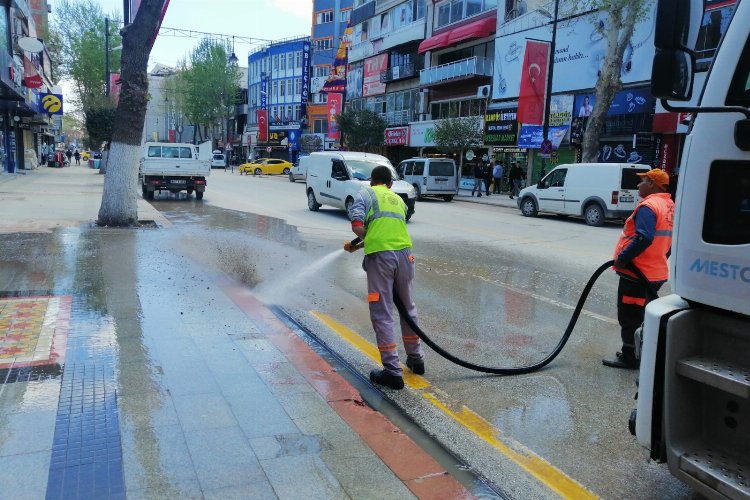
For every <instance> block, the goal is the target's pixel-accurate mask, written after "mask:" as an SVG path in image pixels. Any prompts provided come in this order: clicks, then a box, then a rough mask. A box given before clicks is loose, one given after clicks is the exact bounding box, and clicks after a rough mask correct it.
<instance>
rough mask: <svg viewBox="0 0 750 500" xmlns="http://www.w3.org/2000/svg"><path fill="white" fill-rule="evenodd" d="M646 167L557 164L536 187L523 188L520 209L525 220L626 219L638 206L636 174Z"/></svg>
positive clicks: (601, 221) (594, 221)
mask: <svg viewBox="0 0 750 500" xmlns="http://www.w3.org/2000/svg"><path fill="white" fill-rule="evenodd" d="M649 170H650V167H649V166H647V165H634V164H630V163H572V164H567V165H558V166H557V167H555V168H554V169H553V170H552V171H550V173H549V174H547V175H546V176H544V178H543V179H542V180H541V181H539V183H538V184H537V185H535V186H529V187H527V188H525V189H522V190H521V192H520V193H519V195H518V208H519V209H521V213H522V214H523V215H524V216H526V217H533V216H535V215H536V214H537V212H551V213H554V214H560V215H575V216H581V217H583V218H584V219H585V220H586V224H588V225H590V226H601V225H602V224H604V220H605V219H624V218H627V217H628V216H630V214H631V213H632V212H633V209H634V208H635V206H636V204H637V203H638V183H639V182H640V177H638V176H637V175H636V173H643V172H648V171H649Z"/></svg>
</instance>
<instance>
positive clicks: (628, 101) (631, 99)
mask: <svg viewBox="0 0 750 500" xmlns="http://www.w3.org/2000/svg"><path fill="white" fill-rule="evenodd" d="M595 99H596V95H595V94H593V93H591V94H578V95H576V96H575V103H574V104H573V120H572V125H571V142H575V143H579V142H581V140H582V139H583V133H584V132H585V131H586V125H587V123H588V118H589V116H591V112H592V111H593V110H594V103H595ZM653 105H654V98H653V97H652V96H651V94H650V92H649V90H648V87H639V88H636V89H626V90H621V91H620V92H618V93H617V94H615V98H614V100H613V101H612V104H611V105H610V107H609V110H608V111H607V116H622V115H632V114H639V113H651V111H652V109H653Z"/></svg>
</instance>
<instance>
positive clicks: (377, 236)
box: [365, 186, 411, 255]
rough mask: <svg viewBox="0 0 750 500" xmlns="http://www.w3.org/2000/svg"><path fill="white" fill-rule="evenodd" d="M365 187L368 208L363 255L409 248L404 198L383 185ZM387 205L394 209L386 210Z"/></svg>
mask: <svg viewBox="0 0 750 500" xmlns="http://www.w3.org/2000/svg"><path fill="white" fill-rule="evenodd" d="M365 189H366V191H367V194H368V195H369V197H370V209H369V210H368V211H367V215H366V216H365V228H366V229H367V232H366V233H365V255H368V254H371V253H374V252H382V251H385V250H402V249H404V248H411V238H409V233H408V232H407V230H406V204H405V203H404V200H402V199H401V197H400V196H399V195H397V194H396V193H394V192H393V191H391V190H390V189H388V188H387V187H385V186H375V187H374V188H365ZM388 207H393V208H394V209H395V210H387V208H388Z"/></svg>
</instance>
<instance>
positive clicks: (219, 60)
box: [180, 38, 240, 142]
mask: <svg viewBox="0 0 750 500" xmlns="http://www.w3.org/2000/svg"><path fill="white" fill-rule="evenodd" d="M228 55H229V50H228V47H227V46H226V45H224V44H222V43H220V42H217V41H215V40H209V39H207V38H204V39H203V40H201V42H200V43H199V44H198V46H197V47H196V48H195V49H194V50H193V52H192V54H191V55H190V66H189V67H188V68H187V69H185V70H184V71H182V72H181V73H182V75H181V77H180V78H181V79H183V83H184V85H183V88H182V92H183V93H184V96H185V99H184V111H185V116H186V117H187V119H188V120H190V122H191V123H192V124H193V125H196V129H197V130H199V133H200V134H201V136H200V137H198V138H194V139H196V140H197V141H198V142H200V141H203V140H205V139H207V138H209V134H206V137H203V132H202V131H200V127H203V128H204V129H206V128H207V129H209V130H211V132H212V133H211V134H210V137H211V138H215V134H214V133H213V132H214V131H215V130H217V128H218V129H220V130H224V127H226V122H227V117H228V113H229V107H230V106H233V105H235V104H237V103H238V95H239V92H238V88H239V79H240V72H239V70H238V69H237V66H236V65H234V64H231V63H230V62H229V57H228ZM217 125H219V126H218V127H217Z"/></svg>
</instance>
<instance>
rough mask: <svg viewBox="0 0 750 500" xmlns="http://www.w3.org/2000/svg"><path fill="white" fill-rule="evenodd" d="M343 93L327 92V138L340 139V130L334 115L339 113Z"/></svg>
mask: <svg viewBox="0 0 750 500" xmlns="http://www.w3.org/2000/svg"><path fill="white" fill-rule="evenodd" d="M343 97H344V94H328V138H329V139H333V140H336V141H340V140H341V131H340V130H339V127H338V124H337V123H336V115H340V114H341V108H342V101H343V100H344V99H343Z"/></svg>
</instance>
